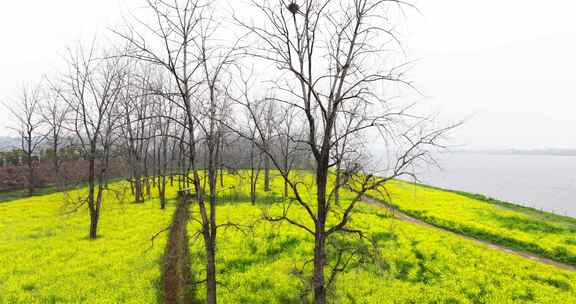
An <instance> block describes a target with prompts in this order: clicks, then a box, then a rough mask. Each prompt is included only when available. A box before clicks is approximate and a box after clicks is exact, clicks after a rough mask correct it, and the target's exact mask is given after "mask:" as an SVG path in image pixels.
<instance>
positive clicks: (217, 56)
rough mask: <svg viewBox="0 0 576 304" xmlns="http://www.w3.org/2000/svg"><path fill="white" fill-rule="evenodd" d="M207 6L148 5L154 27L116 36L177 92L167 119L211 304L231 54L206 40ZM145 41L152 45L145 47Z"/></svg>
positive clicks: (211, 31) (189, 1)
mask: <svg viewBox="0 0 576 304" xmlns="http://www.w3.org/2000/svg"><path fill="white" fill-rule="evenodd" d="M208 3H209V2H206V3H204V2H202V1H199V0H183V1H178V0H174V1H162V0H156V1H153V0H147V4H148V8H149V9H150V12H151V13H152V14H153V16H154V20H155V23H154V24H147V23H145V22H140V21H138V20H137V21H136V23H135V24H134V25H128V28H127V29H126V31H124V32H120V31H117V32H116V33H117V34H118V35H119V36H120V37H122V38H124V39H125V40H126V41H128V43H129V44H130V46H131V47H132V51H131V52H129V53H128V54H126V55H127V56H129V57H133V58H137V59H139V60H143V61H146V62H150V63H153V64H155V65H157V66H159V67H162V68H163V69H165V71H166V72H167V73H168V74H169V75H170V77H171V78H172V80H173V82H174V84H175V86H176V90H175V92H171V91H168V92H164V93H163V97H164V98H166V99H167V100H168V101H170V102H173V103H174V104H175V106H177V108H178V109H179V110H180V111H181V112H183V113H184V119H183V120H182V119H180V120H176V119H174V118H170V117H166V118H167V119H172V121H173V122H174V123H175V124H178V125H179V126H180V127H181V128H182V130H185V131H186V132H187V134H186V139H185V140H182V141H181V143H185V146H186V153H187V167H188V168H187V169H186V170H185V174H184V176H183V177H184V179H185V182H186V183H187V182H188V179H189V174H188V172H190V173H191V175H192V182H193V185H194V190H195V198H196V200H197V203H198V208H199V210H200V217H201V218H200V222H201V223H202V224H201V225H202V229H201V233H202V236H203V238H204V245H205V250H206V290H207V299H208V303H216V259H215V253H216V233H217V224H216V198H217V183H216V176H217V172H218V168H217V166H218V164H219V163H220V162H219V155H218V154H219V152H220V151H219V149H218V147H219V144H220V142H221V138H220V137H221V132H219V130H220V129H221V128H220V121H221V120H222V118H223V117H222V116H223V114H224V113H225V108H226V102H225V98H224V97H225V94H222V93H221V92H222V91H223V89H222V87H223V86H224V84H223V81H224V80H223V77H225V76H226V74H227V67H228V66H229V65H231V64H232V63H233V61H234V56H235V51H236V48H235V47H234V46H232V47H229V46H222V45H217V44H216V43H215V40H212V39H211V38H212V37H213V36H214V35H215V30H216V29H217V28H218V27H217V24H216V21H215V17H214V14H215V11H214V9H212V8H211V7H210V6H209V5H208ZM145 37H153V39H149V40H148V41H147V40H146V38H145ZM199 136H200V138H199ZM200 142H201V143H202V144H203V147H205V151H206V160H205V161H206V167H207V168H206V169H207V170H206V172H207V179H208V188H209V189H208V193H207V195H206V190H205V188H204V187H202V183H201V178H200V177H201V175H200V173H199V170H198V167H197V160H198V157H197V151H198V146H197V145H198V144H199V143H200ZM183 148H184V147H182V148H181V149H180V151H181V152H184V149H183ZM198 155H199V154H198ZM206 196H207V197H208V206H206Z"/></svg>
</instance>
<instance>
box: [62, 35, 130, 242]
mask: <svg viewBox="0 0 576 304" xmlns="http://www.w3.org/2000/svg"><path fill="white" fill-rule="evenodd" d="M96 51H97V50H96V48H95V46H94V45H92V46H91V48H90V49H88V50H86V49H84V48H83V47H82V46H79V47H78V48H77V49H76V50H72V49H71V50H70V52H69V57H68V59H69V62H68V64H69V69H68V73H67V74H65V75H64V77H63V79H62V83H63V87H62V88H63V90H62V92H61V94H60V96H61V97H62V99H63V100H64V101H65V102H66V103H67V105H68V107H69V108H70V112H71V114H70V116H71V121H70V124H71V126H70V128H71V129H72V130H73V132H74V135H75V137H76V140H77V141H78V144H79V149H80V152H81V154H82V156H83V158H84V159H85V160H86V161H87V162H88V172H86V173H87V178H88V197H87V198H86V199H81V200H80V204H84V203H87V205H88V210H89V213H90V229H89V237H90V239H95V238H96V237H97V231H98V221H99V219H100V210H101V207H102V200H103V195H104V191H105V190H106V189H105V186H106V181H107V174H106V172H107V170H108V166H109V160H110V153H111V151H112V144H113V136H114V132H113V131H114V129H115V128H117V126H118V120H119V118H120V115H119V113H118V111H117V109H116V108H115V107H116V106H117V104H118V100H119V98H120V97H121V90H122V88H123V86H124V81H125V78H126V70H127V69H126V65H125V64H124V62H123V61H122V58H120V57H119V56H109V54H103V56H100V57H97V56H96Z"/></svg>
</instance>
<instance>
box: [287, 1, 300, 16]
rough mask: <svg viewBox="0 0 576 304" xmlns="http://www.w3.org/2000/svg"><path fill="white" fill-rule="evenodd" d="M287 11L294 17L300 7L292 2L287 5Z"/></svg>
mask: <svg viewBox="0 0 576 304" xmlns="http://www.w3.org/2000/svg"><path fill="white" fill-rule="evenodd" d="M288 10H289V11H290V12H291V13H292V14H293V15H295V14H296V13H298V11H299V10H300V5H298V4H296V3H295V2H292V3H290V4H288Z"/></svg>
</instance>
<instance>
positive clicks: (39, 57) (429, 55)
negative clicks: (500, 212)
mask: <svg viewBox="0 0 576 304" xmlns="http://www.w3.org/2000/svg"><path fill="white" fill-rule="evenodd" d="M138 3H140V2H139V1H138V0H124V1H122V0H98V1H96V0H90V1H89V0H57V1H45V0H44V1H41V0H23V1H3V3H2V6H0V33H1V34H2V35H1V36H0V39H1V40H0V41H1V44H0V100H2V101H6V100H10V99H12V98H14V97H15V96H16V95H17V94H18V90H19V87H21V85H22V84H23V83H30V82H35V81H38V80H39V79H40V78H41V77H42V75H44V74H51V73H53V72H54V71H55V70H57V69H59V68H61V57H62V55H63V54H64V52H65V48H66V46H68V45H70V44H72V43H74V42H75V41H77V40H78V39H80V38H82V39H87V38H91V37H93V36H94V34H95V33H100V34H103V33H105V32H106V28H108V27H114V26H116V25H119V24H122V23H123V21H122V16H123V15H125V14H126V12H127V11H129V10H130V8H133V7H135V6H137V5H138ZM232 3H233V2H232ZM417 6H418V8H419V9H420V13H421V14H416V13H414V12H410V11H407V25H406V35H405V36H404V37H403V40H404V47H405V49H406V50H407V54H408V56H409V58H410V59H415V60H417V63H416V65H415V67H414V68H413V69H412V70H411V75H410V77H411V79H412V80H413V81H414V82H415V84H416V86H417V87H418V88H419V89H420V90H421V91H422V92H423V93H424V94H425V96H427V97H426V98H424V99H423V102H425V103H429V104H430V105H431V106H432V107H433V108H435V109H437V111H438V112H440V113H441V117H443V118H445V119H447V120H457V119H461V118H464V117H469V120H468V121H467V123H466V124H465V125H464V126H462V127H461V128H460V129H459V130H458V131H457V132H455V133H454V135H453V138H452V143H453V144H460V145H463V146H464V147H467V148H471V149H475V148H546V147H555V148H576V131H575V130H576V89H575V88H576V84H575V81H574V80H575V79H576V77H575V76H574V71H576V55H575V54H576V18H574V12H576V3H574V2H573V1H566V0H549V1H535V0H524V1H521V0H508V1H497V0H484V1H454V0H435V1H432V0H426V1H422V0H421V1H419V2H418V3H417ZM9 123H10V115H9V114H8V113H7V111H5V110H4V109H3V110H2V111H0V135H8V134H9V130H7V128H6V126H7V125H8V124H9Z"/></svg>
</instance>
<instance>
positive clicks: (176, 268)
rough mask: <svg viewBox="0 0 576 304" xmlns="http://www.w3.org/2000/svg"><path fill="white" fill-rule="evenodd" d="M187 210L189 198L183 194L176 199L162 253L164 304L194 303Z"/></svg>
mask: <svg viewBox="0 0 576 304" xmlns="http://www.w3.org/2000/svg"><path fill="white" fill-rule="evenodd" d="M189 208H190V200H189V196H188V195H186V194H184V195H182V196H181V197H180V198H179V199H178V206H177V207H176V211H175V212H174V216H173V219H172V224H171V225H170V233H169V235H168V242H167V244H166V251H165V253H164V268H163V273H162V289H163V294H164V303H166V304H180V303H192V302H193V301H194V297H193V295H194V294H193V288H192V287H191V286H192V272H191V268H190V260H189V254H188V250H189V249H188V232H187V227H186V223H187V221H188V217H189V213H190V211H189Z"/></svg>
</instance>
